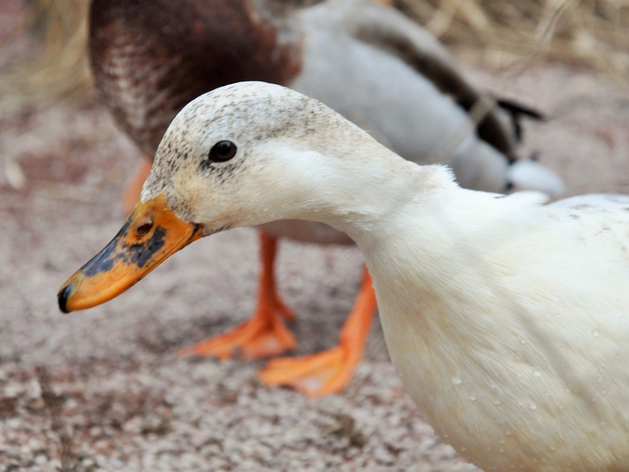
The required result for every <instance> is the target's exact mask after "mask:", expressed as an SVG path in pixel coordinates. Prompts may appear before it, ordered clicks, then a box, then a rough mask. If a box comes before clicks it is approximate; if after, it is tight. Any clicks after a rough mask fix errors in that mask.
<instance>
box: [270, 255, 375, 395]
mask: <svg viewBox="0 0 629 472" xmlns="http://www.w3.org/2000/svg"><path fill="white" fill-rule="evenodd" d="M375 311H376V294H375V291H374V289H373V286H372V280H371V276H370V275H369V271H368V270H367V268H366V267H365V270H364V275H363V281H362V284H361V287H360V291H359V293H358V296H357V297H356V302H355V304H354V307H353V308H352V311H351V312H350V314H349V316H348V317H347V321H345V325H344V326H343V329H342V330H341V335H340V338H339V344H338V345H337V346H336V347H334V348H332V349H329V350H327V351H323V352H320V353H317V354H313V355H310V356H305V357H300V358H280V359H275V360H272V361H271V362H269V363H268V364H267V366H266V367H265V368H264V369H263V370H262V371H261V372H260V374H259V379H260V381H261V382H262V383H263V384H264V385H286V386H290V387H293V388H295V389H296V390H299V391H300V392H302V393H303V394H304V395H307V396H310V397H316V396H319V395H326V394H330V393H338V392H341V391H342V390H343V389H344V388H345V387H346V386H347V385H348V384H349V382H350V381H351V380H352V377H353V376H354V371H355V370H356V367H357V366H358V364H359V363H360V361H361V359H362V357H363V352H364V349H365V342H366V340H367V336H368V335H369V330H370V329H371V322H372V320H373V315H374V313H375Z"/></svg>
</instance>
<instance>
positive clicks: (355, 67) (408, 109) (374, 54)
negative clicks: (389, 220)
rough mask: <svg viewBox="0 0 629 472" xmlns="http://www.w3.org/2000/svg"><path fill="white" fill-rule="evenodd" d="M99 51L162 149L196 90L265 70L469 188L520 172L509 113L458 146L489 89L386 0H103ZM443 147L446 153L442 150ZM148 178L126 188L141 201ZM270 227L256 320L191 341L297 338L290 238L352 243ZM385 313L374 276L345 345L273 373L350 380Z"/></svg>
mask: <svg viewBox="0 0 629 472" xmlns="http://www.w3.org/2000/svg"><path fill="white" fill-rule="evenodd" d="M89 50H90V55H91V63H92V68H93V71H94V76H95V81H96V86H97V88H98V90H99V91H100V93H101V95H102V98H103V100H104V102H105V104H106V105H107V106H108V107H109V108H110V109H111V111H112V113H113V115H114V117H115V118H116V120H117V122H118V124H119V126H120V127H121V128H122V130H123V131H125V132H126V133H127V134H128V135H129V136H130V137H131V138H132V139H133V140H134V141H135V142H136V144H137V145H138V146H139V148H140V149H141V150H142V151H143V152H144V153H145V154H146V156H147V157H148V158H149V159H152V157H153V155H154V153H155V151H156V149H157V145H158V143H159V142H160V139H161V138H162V135H163V133H164V131H165V130H166V128H167V126H168V125H169V123H170V122H171V120H172V119H173V118H174V116H175V115H176V114H177V113H178V112H179V111H180V109H181V108H182V107H183V106H184V105H185V104H187V103H188V102H189V101H191V100H193V99H194V98H196V97H197V96H199V95H201V94H202V93H205V92H207V91H210V90H213V89H215V88H217V87H219V86H223V85H226V84H230V83H233V82H239V81H247V80H257V81H265V82H274V83H278V84H281V85H285V86H289V87H291V88H294V89H296V90H298V91H300V92H302V93H304V94H306V95H309V96H311V97H314V98H317V99H319V100H321V101H322V102H324V103H325V104H327V105H328V106H330V107H332V108H333V109H335V110H336V111H338V112H339V113H341V114H342V115H344V116H345V117H346V118H348V119H350V120H351V121H354V122H355V123H356V124H358V125H359V126H361V127H362V128H364V129H367V130H369V131H371V132H372V133H373V134H374V137H376V138H377V139H378V140H379V141H381V142H382V143H383V144H385V145H386V146H388V147H389V148H391V149H393V150H395V151H396V152H397V153H398V154H400V155H402V156H403V157H404V158H406V159H408V160H411V161H414V162H421V163H434V162H444V163H446V164H448V165H450V166H451V167H452V168H453V170H454V171H455V173H456V175H457V178H458V179H459V182H460V183H461V185H463V186H465V187H469V188H473V189H479V190H488V191H495V192H496V191H502V190H503V189H505V188H506V186H507V185H508V184H509V183H510V180H509V179H510V174H509V172H510V167H511V164H512V163H513V162H514V161H515V157H516V152H515V139H514V137H513V135H512V133H511V132H510V131H509V130H508V129H507V127H506V126H505V125H504V124H503V122H502V121H501V120H500V119H499V118H498V114H497V112H496V110H495V109H491V110H490V111H489V112H488V114H487V116H486V117H485V119H484V120H483V122H482V123H481V125H480V126H479V127H478V128H477V132H474V130H473V126H471V127H470V128H471V129H472V131H471V132H470V133H468V134H467V135H466V136H464V137H463V138H462V139H461V140H460V141H458V142H455V143H454V145H452V144H451V143H449V139H450V137H451V135H452V134H456V133H457V131H460V129H461V126H462V125H465V124H466V123H467V124H470V119H469V117H468V115H467V111H468V110H469V109H470V108H471V107H472V106H473V105H474V104H475V103H476V102H477V100H478V99H479V98H480V97H481V94H480V93H479V92H477V91H476V90H475V88H474V87H473V86H471V85H470V83H469V82H468V81H467V80H465V78H464V77H463V75H462V74H461V72H460V71H459V69H458V66H457V65H456V63H455V61H454V60H453V59H452V58H451V57H450V55H449V54H448V53H447V51H445V49H444V48H443V47H442V46H441V45H440V44H439V43H438V42H437V41H436V40H435V39H434V38H433V37H432V36H431V35H430V34H428V33H427V32H426V31H424V30H423V29H421V28H420V27H419V26H417V25H416V24H415V23H413V22H411V21H410V20H408V19H406V18H405V17H404V16H403V15H402V14H400V13H399V12H397V11H395V10H394V9H392V8H388V7H384V6H382V5H378V4H376V3H375V2H373V1H369V0H326V1H314V2H313V1H307V0H293V1H280V0H205V1H201V0H180V1H176V2H174V1H170V0H157V1H153V0H94V1H93V4H92V8H91V18H90V43H89ZM444 147H445V148H447V149H448V151H447V152H446V153H445V154H444V153H443V152H442V153H439V152H437V151H438V150H440V149H442V148H444ZM147 162H148V161H147ZM148 169H149V167H148V165H145V168H144V174H142V175H141V179H140V180H137V179H136V184H137V183H138V182H140V183H141V182H143V179H144V178H145V177H146V175H147V174H148ZM139 188H140V186H139V185H138V186H137V188H136V189H135V190H133V191H132V192H128V193H127V196H129V195H131V197H132V198H131V200H132V201H129V199H128V198H127V204H128V206H129V207H132V206H133V203H134V202H135V200H137V197H138V194H139ZM261 229H262V233H261V238H262V245H261V248H262V250H261V252H262V265H263V268H262V276H261V282H260V292H259V293H260V295H259V301H258V309H257V311H256V313H255V315H254V317H253V318H252V319H251V320H250V321H249V322H246V323H244V324H243V325H241V326H240V327H239V328H236V329H235V330H234V331H232V332H229V333H226V334H225V335H222V336H219V337H217V338H215V339H211V340H209V341H207V342H204V343H201V344H198V345H196V346H194V347H193V348H192V349H191V350H190V351H188V352H190V353H195V354H199V355H209V356H218V357H220V358H226V357H229V356H230V355H231V354H232V352H233V351H235V350H238V351H240V352H241V353H242V354H243V355H244V356H245V357H262V356H267V355H272V354H278V353H281V352H284V351H286V350H288V349H292V348H294V347H295V345H296V341H295V339H294V337H292V334H290V332H288V330H287V329H286V328H285V327H284V326H283V321H282V320H283V319H292V318H293V315H292V313H291V311H290V310H289V309H288V308H287V307H286V305H285V304H284V303H283V302H282V301H281V299H280V298H279V296H278V294H277V289H276V286H275V282H274V271H273V261H274V258H275V253H276V243H277V239H278V238H281V237H288V238H292V239H297V240H301V241H305V242H315V243H319V244H334V243H336V244H347V243H350V242H351V240H350V239H349V237H348V236H347V235H345V234H343V233H341V232H339V231H337V230H335V229H332V228H331V227H329V226H326V225H323V224H322V223H312V222H303V221H296V220H286V221H281V222H275V223H271V224H269V225H265V226H263V227H262V228H261ZM374 310H375V295H374V293H373V289H372V288H371V282H370V278H369V276H368V274H366V275H365V280H364V283H363V285H362V288H361V294H360V296H359V297H358V299H357V302H356V305H355V306H354V309H353V311H352V312H351V313H350V315H349V317H348V321H347V322H346V324H345V327H344V329H343V331H342V334H341V341H340V344H339V346H338V347H336V348H334V349H332V350H331V351H327V352H324V353H322V354H321V356H323V357H320V355H315V356H312V357H309V358H306V359H297V360H285V359H280V360H277V361H274V362H273V363H271V364H269V366H268V367H267V369H266V370H265V371H264V372H263V373H262V380H263V381H264V382H265V383H268V384H282V385H291V386H293V387H295V388H298V389H300V390H302V391H304V392H306V393H308V394H310V395H318V394H323V393H331V392H336V391H340V390H342V389H343V388H344V386H345V385H346V384H347V383H348V382H349V380H351V378H352V374H353V371H354V368H355V366H356V365H357V364H358V363H359V361H360V358H361V356H362V350H363V344H364V341H365V338H366V336H367V333H368V331H369V326H370V323H371V319H372V316H373V312H374ZM357 333H358V334H357ZM323 358H324V359H323ZM322 359H323V360H322Z"/></svg>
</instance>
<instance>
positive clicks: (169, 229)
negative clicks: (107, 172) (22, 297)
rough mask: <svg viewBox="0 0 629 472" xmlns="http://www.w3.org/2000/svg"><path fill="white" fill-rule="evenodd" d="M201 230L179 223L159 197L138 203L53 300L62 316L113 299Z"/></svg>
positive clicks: (190, 224)
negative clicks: (115, 231) (106, 243)
mask: <svg viewBox="0 0 629 472" xmlns="http://www.w3.org/2000/svg"><path fill="white" fill-rule="evenodd" d="M202 230H203V226H202V225H198V224H194V223H186V222H185V221H182V220H181V219H180V218H179V217H177V215H175V213H174V212H173V211H172V210H171V209H170V208H169V207H168V205H166V201H165V198H164V196H163V195H160V196H158V197H157V198H155V199H154V200H149V201H147V202H144V203H142V202H139V203H138V204H137V205H136V207H135V209H134V210H133V212H132V213H131V215H129V217H128V218H127V220H126V221H125V223H124V225H123V226H122V228H121V229H120V231H119V232H118V234H117V235H116V236H115V237H114V239H112V240H111V242H110V243H109V244H108V245H107V246H105V248H104V249H103V250H102V251H100V252H99V253H98V254H97V255H96V256H94V258H92V260H91V261H89V262H88V263H87V264H85V265H84V266H83V267H81V268H80V269H79V270H78V271H77V272H76V273H75V274H74V275H73V276H72V277H70V278H69V279H68V280H67V281H66V283H64V284H63V286H62V287H61V289H60V290H59V293H58V294H57V299H58V302H59V309H60V310H61V311H62V312H64V313H69V312H71V311H75V310H85V309H86V308H91V307H93V306H96V305H100V304H101V303H104V302H106V301H109V300H111V299H112V298H114V297H117V296H118V295H120V294H121V293H123V292H125V291H126V290H128V289H129V288H131V286H133V285H134V284H135V283H136V282H138V281H140V279H142V278H143V277H144V276H145V275H146V274H148V273H149V272H151V271H152V270H153V269H154V268H155V267H157V266H158V265H159V264H161V263H162V262H163V261H165V260H166V259H168V257H169V256H170V255H172V254H174V253H175V252H177V251H178V250H179V249H182V248H184V247H185V246H187V245H188V244H190V243H191V242H193V241H196V240H197V239H199V238H200V237H201V236H202Z"/></svg>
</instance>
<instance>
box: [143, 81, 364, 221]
mask: <svg viewBox="0 0 629 472" xmlns="http://www.w3.org/2000/svg"><path fill="white" fill-rule="evenodd" d="M349 129H355V130H359V129H358V128H357V127H356V126H355V125H353V124H351V123H350V122H348V121H346V120H344V119H343V118H342V117H341V116H340V115H338V114H337V113H335V112H334V111H332V110H331V109H329V108H328V107H326V106H324V105H323V104H322V103H321V102H319V101H317V100H314V99H311V98H308V97H306V96H304V95H302V94H299V93H297V92H294V91H292V90H290V89H286V88H284V87H281V86H278V85H274V84H266V83H261V82H241V83H238V84H233V85H228V86H225V87H222V88H220V89H217V90H214V91H212V92H209V93H206V94H204V95H202V96H200V97H198V98H197V99H196V100H194V101H192V102H191V103H189V104H188V105H187V106H186V107H185V108H184V109H183V110H182V111H181V112H180V113H179V114H178V115H177V116H176V118H175V119H174V120H173V122H172V124H171V125H170V127H169V128H168V130H167V131H166V133H165V135H164V138H163V140H162V142H161V143H160V145H159V147H158V150H157V153H156V155H155V163H154V166H153V170H152V171H151V174H150V176H149V178H148V180H147V182H146V184H145V186H144V189H143V192H142V201H146V200H149V199H152V198H155V197H156V196H157V195H159V194H164V195H165V197H166V199H167V201H168V204H169V206H170V207H171V208H172V209H173V210H174V211H175V212H176V213H177V214H178V215H179V216H180V217H181V218H182V219H184V220H187V221H195V220H196V219H198V218H200V216H199V214H198V210H197V209H199V208H202V207H205V206H206V202H205V201H202V199H203V200H207V199H206V197H205V196H204V197H202V196H201V195H206V194H207V190H208V188H214V189H217V188H223V187H225V184H226V183H228V182H229V181H235V180H237V179H239V178H241V177H242V176H243V172H244V171H245V170H248V172H247V178H251V179H254V180H255V179H258V180H259V181H257V182H256V184H257V186H251V185H248V187H250V188H256V189H258V190H257V192H258V193H260V192H262V193H266V194H269V193H270V192H268V191H265V190H269V188H267V189H264V187H263V186H260V184H261V182H262V181H263V180H264V178H265V177H264V171H262V170H261V169H262V168H263V167H264V166H265V161H266V160H267V159H269V158H270V157H271V156H274V155H276V152H275V151H274V149H280V148H285V147H286V146H287V145H288V144H290V146H291V147H293V148H294V149H303V150H305V151H306V152H307V153H310V154H312V155H315V154H318V153H324V152H325V151H324V150H325V147H326V145H328V143H330V142H335V143H337V144H335V148H336V151H337V152H335V153H334V156H341V155H347V156H349V155H350V154H351V150H352V146H351V139H350V136H351V135H352V134H353V133H349V132H348V131H349ZM359 133H360V135H361V136H363V138H364V139H365V140H366V141H372V140H371V139H370V138H369V137H368V136H367V135H366V134H364V133H363V132H361V131H360V130H359ZM332 135H335V136H336V138H337V139H332ZM346 138H347V139H346ZM220 141H231V142H233V143H234V144H235V145H236V147H237V152H236V155H235V156H234V157H233V158H232V159H230V160H229V161H227V162H211V161H210V160H209V158H208V155H209V152H210V149H211V148H212V147H213V146H214V145H215V144H216V143H218V142H220ZM269 144H270V146H269ZM365 144H366V145H367V146H369V145H370V143H369V142H367V143H365ZM373 144H375V141H374V143H371V145H373ZM306 148H307V149H306ZM344 148H346V149H344ZM252 153H255V154H256V156H255V159H252V158H250V155H251V154H252ZM328 154H329V153H328ZM287 157H288V158H290V156H286V155H284V154H283V155H282V158H283V159H284V158H287ZM251 166H255V167H256V169H255V170H256V172H252V171H251V170H252V169H251ZM293 170H294V169H293ZM287 176H290V172H288V173H287ZM313 177H315V176H313ZM289 178H290V177H289ZM273 185H277V183H274V184H273ZM215 196H216V195H214V197H215ZM259 197H260V195H257V196H255V197H254V196H252V197H251V198H259ZM225 226H226V227H230V226H231V225H230V224H226V225H225Z"/></svg>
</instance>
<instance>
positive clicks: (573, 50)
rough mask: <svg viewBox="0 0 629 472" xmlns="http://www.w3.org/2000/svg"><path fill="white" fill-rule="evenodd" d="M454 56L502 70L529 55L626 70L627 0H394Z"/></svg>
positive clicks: (628, 37)
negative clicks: (468, 57) (455, 54)
mask: <svg viewBox="0 0 629 472" xmlns="http://www.w3.org/2000/svg"><path fill="white" fill-rule="evenodd" d="M396 5H397V6H398V7H399V8H400V9H401V10H403V11H404V12H405V13H407V14H408V15H409V16H411V17H412V18H414V19H416V20H417V21H418V22H419V23H420V24H422V25H424V26H425V27H426V28H427V29H428V30H430V31H431V32H432V33H433V34H434V35H435V36H437V37H438V38H439V39H440V40H441V41H443V42H444V43H446V44H447V45H449V46H450V47H451V48H453V49H454V50H455V51H457V53H458V54H459V55H469V56H472V57H473V58H474V59H476V60H479V59H480V60H481V61H482V63H483V65H486V66H491V67H497V68H502V67H507V66H510V65H512V64H513V63H514V62H516V61H521V60H522V59H523V58H527V57H529V56H534V57H535V58H537V57H540V56H541V57H543V58H546V59H550V60H559V61H566V62H569V63H573V64H578V65H582V66H588V67H592V68H595V69H599V70H604V71H607V72H612V73H624V72H627V71H629V54H628V52H627V51H628V50H627V44H629V1H627V0H512V1H504V0H397V1H396Z"/></svg>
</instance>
